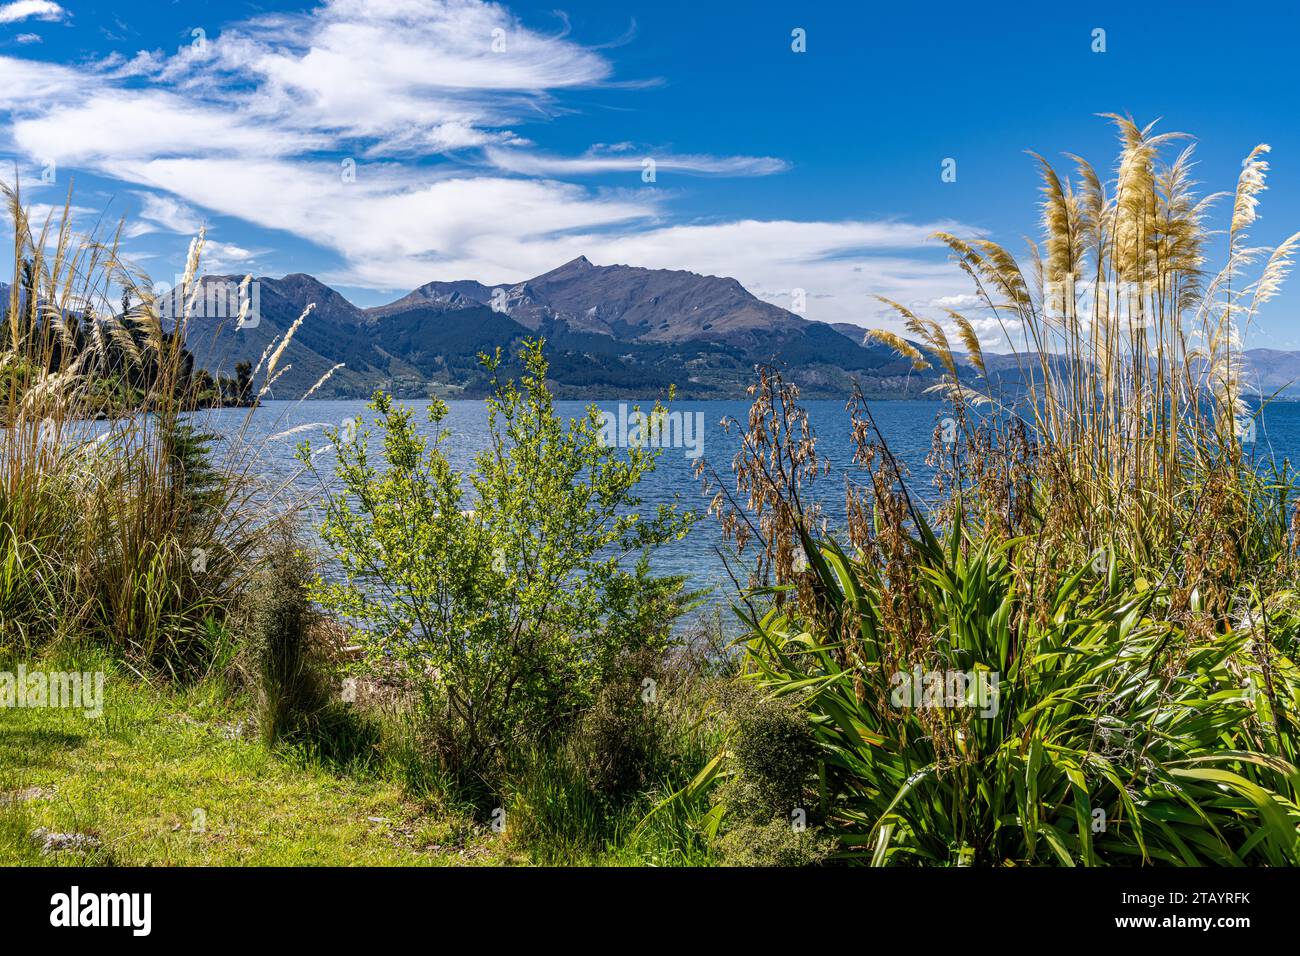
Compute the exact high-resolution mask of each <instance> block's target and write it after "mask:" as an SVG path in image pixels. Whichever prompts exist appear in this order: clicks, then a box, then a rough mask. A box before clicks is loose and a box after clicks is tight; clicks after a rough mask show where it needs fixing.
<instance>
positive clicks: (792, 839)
mask: <svg viewBox="0 0 1300 956" xmlns="http://www.w3.org/2000/svg"><path fill="white" fill-rule="evenodd" d="M834 848H835V842H834V840H832V839H830V838H828V837H826V836H825V835H824V834H822V833H821V832H819V831H818V830H817V829H815V828H809V829H806V830H799V829H796V828H795V827H793V826H792V825H791V821H790V820H789V819H782V818H781V817H776V818H773V819H772V820H770V821H768V822H767V823H751V822H744V823H739V824H737V825H735V826H733V827H731V828H730V829H728V830H727V832H726V833H724V834H723V835H722V836H721V837H720V838H719V839H718V842H717V853H718V857H719V862H721V863H722V865H723V866H783V867H796V866H816V865H817V864H820V863H824V862H825V861H826V860H827V859H829V857H830V856H831V853H832V852H833V851H834Z"/></svg>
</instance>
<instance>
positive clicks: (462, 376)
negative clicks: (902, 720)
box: [189, 256, 1300, 400]
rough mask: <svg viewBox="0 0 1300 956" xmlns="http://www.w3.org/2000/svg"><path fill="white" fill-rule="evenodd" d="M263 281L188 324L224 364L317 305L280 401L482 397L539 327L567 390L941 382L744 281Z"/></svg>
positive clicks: (1279, 377)
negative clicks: (493, 359) (243, 320)
mask: <svg viewBox="0 0 1300 956" xmlns="http://www.w3.org/2000/svg"><path fill="white" fill-rule="evenodd" d="M241 278H242V277H239V276H205V277H204V279H203V281H204V282H205V283H209V282H217V281H221V282H226V283H234V284H237V283H238V282H239V281H240V279H241ZM256 281H257V282H258V287H259V298H260V309H259V313H260V321H259V322H258V323H257V325H256V326H254V327H250V328H245V329H239V330H236V329H233V328H231V326H232V325H233V322H229V321H228V322H226V323H225V325H224V326H223V325H222V324H221V323H220V322H210V323H209V321H208V320H205V321H204V322H200V323H198V328H194V327H192V328H191V332H190V335H189V344H190V347H191V349H192V350H193V351H194V353H195V358H196V361H197V362H198V363H199V364H200V365H201V366H202V367H205V368H208V369H209V371H212V372H213V373H214V374H217V373H219V372H225V373H226V374H229V372H230V370H231V369H233V367H234V364H235V363H236V362H238V361H241V360H243V361H250V362H252V363H253V364H257V363H258V361H259V359H260V358H261V357H262V356H263V355H264V354H265V352H266V350H267V349H268V348H270V346H271V343H272V342H273V341H274V340H275V339H276V338H277V337H278V336H281V335H283V334H284V333H285V332H286V331H287V330H288V329H289V328H290V327H291V326H292V325H293V323H294V322H295V321H296V320H297V319H298V317H299V316H300V315H301V313H302V311H303V310H304V309H305V308H306V307H307V305H308V304H310V303H315V308H314V309H313V311H312V313H311V315H310V316H308V317H307V319H306V320H304V321H303V323H302V324H301V326H299V328H298V329H297V331H296V332H295V333H294V337H293V340H292V342H291V343H290V345H289V347H288V349H286V351H285V354H284V357H283V359H282V360H281V362H280V371H281V375H280V378H279V379H278V380H277V382H276V384H275V386H274V390H273V392H272V394H273V395H274V394H275V393H276V392H279V393H281V394H282V395H283V397H299V396H301V395H303V394H306V393H307V392H308V391H310V390H311V389H313V388H314V387H316V388H317V390H316V392H315V393H314V394H315V396H316V397H322V398H331V397H332V398H361V397H369V395H370V394H372V393H373V392H374V390H375V389H377V388H382V389H384V390H386V391H389V392H392V393H394V394H396V395H398V396H399V397H408V398H409V397H428V396H434V395H437V396H459V395H463V396H477V395H480V394H483V393H484V392H485V391H486V390H487V388H488V386H489V383H488V378H487V376H486V375H485V373H484V372H483V370H482V368H481V367H480V365H479V363H478V359H477V356H478V355H479V353H480V352H489V353H490V352H492V351H494V350H495V349H497V348H500V349H502V351H503V353H504V354H505V355H507V356H511V355H513V354H514V353H515V352H517V350H518V345H519V343H520V342H521V341H522V340H523V339H524V338H526V337H530V336H532V337H535V336H541V337H544V338H545V339H546V340H547V343H548V357H549V358H550V360H551V375H552V377H553V378H554V380H555V381H554V384H555V391H556V394H557V395H558V396H560V397H562V398H621V397H627V398H634V399H638V400H652V399H654V398H657V397H660V396H661V395H663V394H666V393H667V391H668V390H669V388H670V387H675V389H676V392H677V394H678V396H679V397H682V398H692V399H708V398H743V397H745V396H746V394H747V392H746V389H747V388H748V386H749V385H750V384H751V383H752V381H753V378H754V375H753V373H754V366H755V365H756V364H759V363H764V362H770V363H774V364H777V365H778V366H781V367H783V369H784V370H785V371H786V374H787V376H788V377H789V378H790V379H791V380H793V381H794V382H796V383H797V384H798V385H799V386H800V388H801V392H802V394H803V395H804V396H805V397H807V398H843V397H844V396H846V395H847V394H848V393H849V391H850V389H851V387H852V385H853V384H854V383H855V382H856V383H857V384H859V385H860V386H861V387H862V389H863V392H864V394H866V395H867V396H868V397H870V398H921V397H929V396H927V395H926V393H925V390H926V389H927V388H928V387H929V386H930V385H932V384H934V382H935V381H936V373H935V372H934V370H929V371H925V372H920V371H917V370H915V369H913V368H912V364H911V362H910V361H908V360H906V359H901V358H899V357H898V356H897V355H896V354H894V352H893V350H892V349H890V348H888V347H887V346H884V345H881V344H878V343H874V342H870V341H868V340H867V339H866V331H867V330H866V329H865V328H863V327H860V326H855V325H852V324H850V323H842V322H841V323H834V324H829V323H823V322H819V321H816V320H811V319H807V318H804V317H802V316H799V315H796V314H795V313H793V312H790V311H788V310H786V309H783V308H781V307H780V306H777V305H774V304H772V303H770V302H766V301H764V300H762V299H759V298H758V297H757V296H754V295H753V294H752V293H750V292H749V291H748V290H747V289H745V287H744V286H743V285H741V284H740V282H738V281H737V280H736V279H734V278H730V277H725V276H710V275H702V274H699V273H695V272H690V271H687V270H668V269H648V268H644V267H640V266H630V265H624V264H612V265H596V264H594V263H592V262H591V261H590V260H589V259H588V258H587V257H586V256H579V257H577V258H575V259H571V260H569V261H568V262H566V263H563V264H561V265H560V266H557V267H556V268H554V269H551V270H550V271H548V272H544V273H542V274H540V275H538V276H534V277H532V278H530V279H525V280H522V281H520V282H517V283H513V284H506V283H501V284H496V285H488V284H486V283H483V282H479V281H477V280H474V279H459V280H450V281H447V280H435V281H432V282H427V283H424V284H423V285H421V286H418V287H416V288H415V289H413V290H411V291H410V292H408V293H406V294H405V295H403V296H400V297H399V298H397V299H394V300H393V301H391V302H388V303H385V304H382V305H378V306H372V307H369V308H363V307H361V306H357V305H355V304H354V303H352V302H351V301H349V300H348V299H347V298H346V296H344V295H342V294H341V293H339V292H338V291H337V290H335V289H333V288H331V287H330V286H328V285H326V284H325V283H323V282H321V281H320V280H319V279H317V278H315V277H314V276H311V275H307V274H305V273H291V274H289V275H286V276H283V277H281V278H279V279H275V278H270V277H261V278H258V279H257V280H256ZM207 324H210V325H211V328H210V329H208V328H205V327H204V326H205V325H207ZM209 332H210V334H205V333H209ZM196 333H197V335H196ZM1255 353H1258V361H1254V360H1252V354H1255ZM993 355H994V353H989V359H990V367H991V368H992V367H993V366H994V365H996V366H998V367H1000V368H1002V369H1003V370H1004V372H1003V374H1004V375H1007V376H1008V378H1011V377H1013V376H1011V375H1010V374H1009V373H1010V371H1011V370H1012V369H1013V366H1014V360H1013V359H1012V358H1011V357H1009V356H1004V355H999V356H998V359H997V360H996V361H994V360H993ZM1244 358H1245V359H1246V360H1247V364H1248V369H1247V371H1248V372H1249V373H1253V374H1252V378H1253V379H1254V380H1253V381H1252V385H1253V386H1255V387H1257V388H1259V390H1260V391H1261V392H1263V393H1264V394H1269V393H1270V392H1272V391H1275V390H1277V389H1286V390H1287V391H1288V392H1290V393H1294V392H1296V391H1297V389H1296V380H1297V379H1300V353H1296V352H1285V351H1282V350H1276V349H1258V350H1247V351H1246V352H1245V353H1244ZM340 365H341V366H342V367H337V366H340ZM507 370H509V366H507ZM322 378H324V379H325V381H324V382H323V383H321V384H319V386H318V387H317V383H320V382H321V380H322Z"/></svg>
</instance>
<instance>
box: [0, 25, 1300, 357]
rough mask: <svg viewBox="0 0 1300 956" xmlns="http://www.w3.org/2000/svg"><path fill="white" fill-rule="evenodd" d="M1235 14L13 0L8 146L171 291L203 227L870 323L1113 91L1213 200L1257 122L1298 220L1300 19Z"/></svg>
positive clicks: (1082, 126)
mask: <svg viewBox="0 0 1300 956" xmlns="http://www.w3.org/2000/svg"><path fill="white" fill-rule="evenodd" d="M557 3H558V4H560V5H561V10H562V12H557V10H556V5H557ZM1250 10H1251V12H1250V14H1249V16H1242V15H1240V14H1239V13H1237V12H1234V11H1231V10H1226V8H1224V7H1223V6H1222V4H1209V3H1204V4H1197V3H1179V4H1150V5H1143V8H1142V9H1134V8H1133V7H1132V5H1129V4H1097V3H1090V4H1073V5H1046V4H1034V5H1032V6H1031V5H1024V6H1021V7H1018V6H1016V5H1010V4H1008V5H1002V6H1001V7H1000V8H999V9H993V8H991V7H990V5H979V6H977V5H968V4H946V3H931V4H916V5H906V4H889V5H882V4H860V3H853V4H849V3H844V4H840V3H834V4H832V3H824V4H811V5H808V4H794V3H768V2H758V0H752V2H744V3H702V2H699V0H695V2H689V3H688V2H678V0H655V2H653V3H640V2H621V3H611V2H566V0H546V2H545V3H531V2H518V3H511V4H504V5H497V4H484V3H480V2H477V0H369V2H361V0H331V2H327V3H323V4H313V3H280V2H272V3H264V4H253V3H242V4H241V3H229V2H223V3H208V2H194V0H186V2H184V3H180V2H177V3H170V2H146V3H132V4H116V5H104V4H95V5H92V4H89V3H79V2H76V0H66V2H65V0H59V2H57V3H56V2H54V0H18V2H11V3H4V2H3V0H0V113H2V114H3V116H2V118H0V121H2V124H3V125H2V126H0V129H2V130H3V136H2V137H0V154H2V155H3V156H4V159H5V165H6V167H8V168H12V167H13V166H14V165H15V164H16V166H17V168H18V170H19V173H20V175H21V178H22V182H23V184H24V189H25V197H26V199H27V200H28V201H30V202H31V203H34V204H36V205H37V206H38V208H39V206H40V205H42V204H46V205H48V204H51V203H56V202H61V201H62V199H63V196H64V194H65V192H66V190H67V188H68V183H69V181H70V180H75V186H76V192H75V195H74V200H73V201H74V203H75V205H76V206H77V208H78V216H79V222H81V223H83V224H85V225H87V226H89V225H91V224H93V223H94V222H95V221H96V220H97V219H98V218H99V217H100V216H101V215H104V216H106V218H107V219H109V220H112V221H116V219H118V218H119V217H122V216H125V217H126V218H127V222H128V233H127V234H128V238H127V248H128V250H129V252H130V253H131V255H133V256H134V257H135V258H136V259H137V261H138V262H139V264H140V265H141V266H142V267H143V268H145V269H146V270H148V271H149V272H150V273H151V274H152V275H153V276H154V277H155V278H156V279H160V280H162V281H167V280H170V279H171V278H172V276H173V275H174V273H175V272H176V271H178V269H179V267H180V263H181V260H182V258H183V255H184V252H185V248H186V245H187V242H188V237H189V235H190V234H191V233H192V232H193V231H194V230H196V229H197V228H198V226H199V225H200V224H206V225H207V227H208V235H209V240H210V245H209V250H208V255H207V262H206V265H207V268H208V270H209V271H222V272H227V271H228V272H253V273H255V274H259V275H281V274H284V273H287V272H296V271H302V272H310V273H313V274H315V275H317V276H319V277H321V278H322V279H324V280H325V281H327V282H329V283H330V284H332V285H334V286H336V287H337V288H339V289H341V290H342V291H344V292H345V294H347V295H348V296H349V297H350V298H352V299H354V300H355V301H357V302H359V303H360V304H363V305H368V304H375V303H379V302H383V301H387V300H390V299H392V298H395V297H396V296H397V295H399V294H401V293H403V292H405V291H407V290H409V289H410V288H412V287H414V286H415V285H418V284H420V283H422V282H426V281H429V280H431V279H453V278H477V279H480V280H482V281H485V282H490V283H501V282H511V281H518V280H520V279H523V278H527V277H529V276H532V275H534V274H537V273H540V272H543V271H546V270H547V269H549V268H553V267H554V266H556V265H559V264H560V263H562V262H564V261H566V260H567V259H570V258H573V257H574V256H576V255H579V254H586V255H587V256H588V257H589V258H590V259H592V260H593V261H594V262H597V263H600V264H607V263H612V262H627V263H630V264H633V265H645V266H652V267H659V268H681V269H691V270H693V271H697V272H704V273H713V274H722V275H732V276H735V277H736V278H738V279H740V281H741V282H742V283H744V284H745V285H746V286H747V287H748V288H749V289H750V290H751V291H753V292H754V293H755V294H757V295H760V296H761V297H763V298H766V299H768V300H770V301H773V302H776V303H778V304H780V305H785V306H789V305H791V304H792V299H791V295H792V292H793V291H794V290H796V289H802V290H804V291H805V295H806V301H807V309H806V312H805V314H806V315H807V316H808V317H810V318H815V319H824V320H828V321H849V322H856V323H858V324H862V325H880V324H889V322H888V321H887V319H886V316H885V314H884V312H883V310H882V307H881V306H880V305H879V303H878V302H876V300H875V299H874V298H873V296H874V295H876V294H882V295H887V296H890V297H892V298H896V299H899V300H901V301H903V302H905V303H907V304H909V305H912V306H914V307H916V308H918V309H921V310H925V309H928V308H934V307H935V306H936V304H937V303H941V302H953V301H960V300H958V299H957V298H955V297H958V296H960V295H962V294H965V293H968V292H969V291H970V290H969V288H968V286H967V284H966V280H965V277H964V276H963V275H962V274H961V273H960V271H959V270H957V269H956V268H955V267H953V266H951V265H950V264H948V263H947V261H946V259H945V257H944V255H943V253H942V252H941V251H940V250H939V249H937V248H935V246H934V245H933V244H932V243H930V242H928V241H927V239H926V237H927V236H928V235H929V233H930V232H931V231H933V230H934V229H935V228H941V227H942V228H948V229H953V230H955V231H958V232H967V233H972V234H983V235H988V236H990V237H992V238H994V239H997V240H999V241H1002V242H1005V243H1007V244H1008V245H1011V246H1012V247H1014V249H1015V250H1016V251H1019V249H1020V248H1021V243H1020V237H1021V236H1022V235H1024V234H1028V233H1032V232H1034V231H1035V229H1036V217H1037V209H1036V202H1037V193H1036V190H1037V187H1038V182H1037V178H1036V173H1035V170H1034V166H1033V163H1032V161H1031V159H1030V157H1028V156H1026V155H1025V152H1024V151H1025V150H1027V149H1033V150H1036V151H1039V152H1042V153H1043V154H1045V155H1047V156H1049V157H1059V156H1060V154H1061V153H1063V152H1067V151H1068V152H1077V153H1080V154H1082V155H1084V156H1086V157H1088V158H1089V159H1090V160H1092V161H1093V163H1094V164H1095V165H1097V166H1098V168H1100V169H1109V168H1110V166H1111V163H1112V160H1113V156H1114V136H1113V132H1112V129H1111V128H1110V127H1109V125H1108V124H1107V123H1106V122H1105V121H1103V120H1101V119H1099V118H1097V116H1096V114H1097V113H1101V112H1108V111H1114V112H1122V113H1131V114H1132V115H1133V116H1134V117H1135V118H1136V119H1138V120H1139V121H1140V122H1143V123H1145V122H1147V121H1150V120H1153V119H1156V118H1161V123H1160V127H1159V128H1160V129H1166V130H1180V131H1185V132H1188V133H1191V134H1193V135H1195V136H1196V137H1197V139H1198V141H1199V146H1198V157H1199V160H1200V166H1199V167H1198V170H1197V171H1198V173H1199V176H1198V178H1199V179H1200V180H1202V181H1203V182H1204V183H1205V184H1206V185H1205V191H1207V192H1208V191H1214V190H1220V189H1223V190H1230V189H1231V188H1232V187H1233V185H1234V183H1235V180H1236V177H1237V175H1238V173H1239V171H1240V162H1241V159H1242V158H1243V157H1244V156H1245V155H1246V154H1247V153H1248V152H1249V150H1250V149H1251V147H1253V146H1254V145H1255V144H1256V143H1259V142H1267V143H1269V144H1270V145H1271V146H1272V147H1273V152H1272V154H1271V155H1270V162H1271V166H1272V169H1271V171H1270V179H1269V186H1270V188H1269V191H1268V192H1267V193H1266V194H1265V195H1264V198H1263V202H1262V205H1261V214H1262V215H1261V219H1260V221H1259V223H1258V224H1257V226H1256V228H1255V229H1254V232H1253V239H1254V240H1255V241H1256V242H1258V243H1260V244H1266V245H1271V244H1276V243H1278V242H1280V241H1281V240H1282V239H1284V238H1285V237H1286V236H1287V235H1289V234H1290V233H1291V232H1294V231H1295V230H1297V229H1300V122H1297V119H1298V115H1297V112H1298V111H1297V109H1296V105H1295V87H1296V84H1295V80H1294V75H1293V71H1294V67H1295V63H1296V58H1297V54H1298V53H1300V40H1297V37H1298V36H1300V29H1298V28H1300V17H1298V16H1297V14H1295V13H1292V12H1289V10H1288V7H1287V6H1286V5H1281V4H1279V5H1276V6H1269V5H1267V4H1255V5H1252V7H1251V8H1250ZM796 28H800V29H803V30H804V31H806V38H807V39H806V46H807V49H806V52H804V53H795V52H794V51H793V50H792V49H791V31H792V30H794V29H796ZM1096 28H1101V29H1104V30H1105V31H1106V35H1105V41H1106V51H1105V52H1104V53H1094V52H1092V49H1091V46H1092V42H1093V38H1092V32H1093V30H1094V29H1096ZM195 31H201V32H197V33H196V32H195ZM494 46H495V48H494ZM949 158H951V159H953V160H955V161H956V171H957V176H956V181H955V182H944V181H943V179H942V177H941V175H940V174H941V169H942V163H943V161H944V160H945V159H949ZM647 160H653V161H654V163H655V176H654V181H653V182H645V181H644V175H643V174H644V170H645V163H646V161H647ZM349 163H354V164H355V176H354V177H351V178H349V175H348V174H349V173H350V171H351V169H352V167H351V166H345V164H349ZM51 164H52V165H51ZM1061 164H1062V166H1063V167H1064V166H1065V165H1067V161H1066V160H1064V159H1061ZM51 172H52V176H53V179H54V182H53V183H43V182H42V181H41V179H42V174H43V173H44V174H46V178H47V179H48V178H50V174H51ZM1218 261H1221V256H1219V255H1218V254H1217V253H1216V255H1215V256H1214V257H1213V259H1212V262H1218ZM1298 307H1300V290H1297V289H1295V288H1292V289H1290V290H1289V291H1284V292H1283V294H1282V295H1281V296H1280V297H1279V298H1278V299H1276V300H1274V301H1273V302H1272V303H1270V304H1269V305H1268V307H1267V309H1266V311H1265V313H1264V314H1263V316H1262V318H1261V320H1260V322H1259V323H1258V326H1257V327H1256V328H1255V329H1253V330H1252V331H1251V333H1250V337H1249V344H1251V345H1266V346H1274V347H1283V348H1300V324H1298V321H1297V308H1298Z"/></svg>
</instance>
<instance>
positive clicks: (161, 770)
mask: <svg viewBox="0 0 1300 956" xmlns="http://www.w3.org/2000/svg"><path fill="white" fill-rule="evenodd" d="M28 666H29V669H30V668H32V667H34V666H36V665H32V664H29V665H28ZM247 719H248V712H247V711H246V710H245V709H244V708H243V707H242V706H241V705H240V704H239V703H231V702H230V701H229V700H228V699H227V695H225V694H223V693H222V692H221V689H220V688H218V687H216V686H214V685H203V686H200V687H198V688H195V689H192V690H189V691H184V692H177V691H171V690H167V689H158V688H154V687H148V686H145V685H142V684H140V683H138V682H136V681H135V680H133V679H131V678H129V677H127V676H124V675H121V674H118V675H110V677H109V679H108V681H107V683H106V685H105V693H104V715H103V717H102V718H101V719H88V718H86V717H84V716H82V714H81V713H80V712H77V711H71V710H58V709H41V710H36V709H0V794H3V795H5V796H6V797H7V798H8V799H3V800H0V803H2V805H0V865H3V866H14V865H101V866H154V865H211V866H314V865H324V866H438V865H473V864H501V863H510V862H522V860H520V858H519V856H518V854H511V853H509V852H507V851H505V850H504V848H502V846H501V838H500V837H498V836H497V835H496V834H494V833H492V832H491V830H490V829H487V828H484V827H482V826H477V825H475V824H473V823H472V822H470V820H469V819H468V818H467V817H465V816H462V815H459V814H455V813H448V812H446V811H442V810H440V809H439V808H436V807H431V806H428V805H425V804H422V803H419V802H416V801H413V800H411V799H410V798H409V797H408V796H406V795H405V794H404V792H403V790H402V787H401V785H400V784H399V783H398V782H396V781H394V780H392V779H388V778H387V777H386V776H385V775H384V774H381V773H369V774H361V775H343V774H340V773H336V772H334V771H332V770H331V769H330V768H329V767H327V766H325V765H322V764H320V763H318V762H316V761H314V760H313V759H312V758H310V757H309V756H307V755H304V754H303V753H301V752H294V751H287V752H273V751H268V750H267V749H266V748H264V747H263V746H262V745H261V744H260V743H258V742H257V741H256V740H255V739H253V738H252V737H249V738H244V737H243V736H241V735H240V734H239V733H238V727H239V724H240V721H246V720H247ZM33 788H38V789H39V791H40V795H39V796H36V797H34V798H29V799H23V800H14V799H13V795H14V794H15V793H16V792H19V791H30V790H32V789H33ZM29 796H30V794H29ZM196 810H201V811H202V812H203V814H204V815H205V816H206V820H205V825H204V826H203V827H201V828H199V827H197V826H196V825H195V824H196V819H201V817H200V816H199V815H196V814H195V811H196ZM38 827H44V828H46V829H48V830H50V831H53V832H60V833H85V834H91V835H93V836H95V837H97V838H98V840H99V843H100V846H99V848H98V849H95V850H90V851H86V852H82V851H75V850H65V851H60V852H56V853H51V854H48V855H42V853H41V847H40V844H39V843H38V842H37V841H35V840H34V839H33V838H32V836H31V834H32V831H34V830H36V829H37V828H38Z"/></svg>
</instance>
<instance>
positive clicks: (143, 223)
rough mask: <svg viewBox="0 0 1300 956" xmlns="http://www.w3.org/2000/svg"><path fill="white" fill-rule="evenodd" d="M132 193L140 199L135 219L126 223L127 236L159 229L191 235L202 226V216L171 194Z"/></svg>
mask: <svg viewBox="0 0 1300 956" xmlns="http://www.w3.org/2000/svg"><path fill="white" fill-rule="evenodd" d="M133 195H134V196H135V197H136V199H138V200H139V201H140V208H139V210H138V211H137V212H136V219H135V221H134V222H131V223H129V224H128V225H127V228H126V235H127V237H128V238H134V237H136V236H142V235H144V234H145V233H149V232H157V231H159V230H160V229H161V230H162V231H164V232H175V233H182V234H185V235H190V236H192V235H195V234H197V233H198V231H199V229H200V228H201V227H202V226H203V217H202V216H200V215H199V213H198V211H197V210H195V209H194V208H193V207H192V206H189V205H187V204H185V203H183V202H181V201H180V200H178V199H176V198H174V197H172V196H160V195H158V194H157V193H146V192H136V193H134V194H133Z"/></svg>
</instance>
